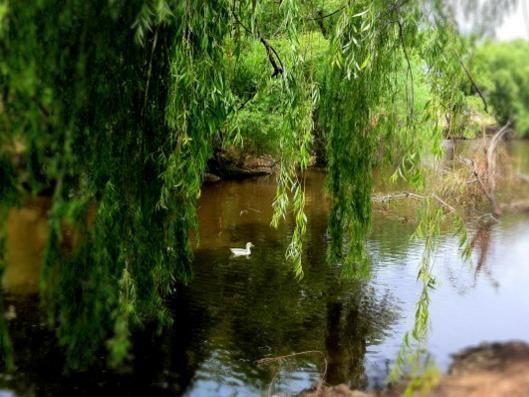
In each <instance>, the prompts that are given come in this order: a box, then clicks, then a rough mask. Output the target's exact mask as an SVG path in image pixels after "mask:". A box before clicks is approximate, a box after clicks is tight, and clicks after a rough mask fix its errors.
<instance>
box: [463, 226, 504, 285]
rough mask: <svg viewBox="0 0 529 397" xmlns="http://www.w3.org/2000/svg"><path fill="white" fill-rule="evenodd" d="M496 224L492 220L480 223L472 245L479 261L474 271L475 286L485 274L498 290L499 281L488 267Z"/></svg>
mask: <svg viewBox="0 0 529 397" xmlns="http://www.w3.org/2000/svg"><path fill="white" fill-rule="evenodd" d="M494 223H495V222H492V221H490V220H483V221H480V222H478V226H477V229H476V232H475V234H474V237H473V238H472V241H471V243H470V246H471V247H472V249H473V250H475V251H476V252H477V255H478V260H477V262H476V269H475V271H474V286H475V285H476V283H477V280H478V277H479V275H480V274H481V273H485V274H486V275H487V276H488V278H489V279H490V282H491V284H492V285H493V286H494V287H495V288H497V287H499V283H498V281H496V280H495V279H494V276H493V275H492V272H491V271H490V269H489V268H488V267H487V257H488V255H489V252H490V247H491V240H492V226H493V225H494Z"/></svg>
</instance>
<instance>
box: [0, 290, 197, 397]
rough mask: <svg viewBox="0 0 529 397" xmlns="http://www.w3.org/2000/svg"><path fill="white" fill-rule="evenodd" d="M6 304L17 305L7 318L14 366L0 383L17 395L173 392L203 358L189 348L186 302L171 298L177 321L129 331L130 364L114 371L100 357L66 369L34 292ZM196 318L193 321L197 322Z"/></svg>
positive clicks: (184, 384) (180, 388)
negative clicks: (75, 370) (161, 327)
mask: <svg viewBox="0 0 529 397" xmlns="http://www.w3.org/2000/svg"><path fill="white" fill-rule="evenodd" d="M6 304H8V305H9V304H14V305H16V307H17V316H16V318H15V319H13V320H11V321H10V322H9V333H10V336H11V338H12V341H13V345H14V352H15V360H16V372H14V373H13V374H12V375H11V376H10V377H1V378H0V389H8V390H13V391H14V392H15V393H16V394H17V395H20V396H34V395H38V396H41V397H47V396H50V397H62V396H64V397H70V396H72V395H76V396H93V395H97V394H98V393H99V394H100V393H103V394H104V395H107V394H110V395H129V396H146V395H147V396H148V395H156V396H171V397H173V396H175V395H180V393H181V392H183V391H184V390H185V389H186V388H187V387H188V386H189V384H190V383H191V380H192V379H193V377H194V376H195V371H196V369H197V367H198V364H199V363H200V361H201V360H202V359H203V358H201V357H200V355H201V352H200V349H198V348H195V350H194V354H195V357H196V358H194V357H193V356H191V355H190V354H188V353H189V352H188V349H189V345H190V343H191V342H190V340H191V338H192V336H193V335H192V332H193V329H192V328H191V327H189V326H187V324H188V323H190V320H189V319H188V318H187V316H188V315H187V306H188V305H187V302H186V301H185V300H184V299H178V303H177V304H173V305H172V307H173V310H174V313H175V317H176V318H177V319H178V321H177V322H176V323H175V326H174V327H172V328H171V329H170V330H166V331H165V332H164V333H163V334H161V335H159V332H158V329H157V328H155V327H147V328H145V329H143V330H142V331H141V332H138V333H137V334H135V335H133V336H132V340H133V351H132V354H133V355H134V358H135V359H134V360H133V361H132V363H131V365H130V366H129V367H125V368H122V370H121V371H118V372H114V371H111V370H108V369H107V368H106V362H105V360H104V359H102V357H103V354H104V350H101V351H99V352H98V357H99V358H100V359H99V360H98V361H96V363H95V364H94V365H93V366H91V367H90V368H89V369H88V370H86V371H84V372H81V373H69V372H67V371H65V366H64V364H65V360H64V353H63V351H62V349H61V348H60V347H59V346H58V345H57V340H56V337H55V334H54V332H53V330H50V329H48V328H47V327H46V325H45V321H46V316H45V314H44V313H43V312H42V311H41V310H40V309H39V302H38V297H37V296H33V295H32V296H7V297H6ZM199 321H200V320H199V319H196V318H195V319H194V322H195V325H196V326H197V327H199V328H200V327H201V325H200V323H199Z"/></svg>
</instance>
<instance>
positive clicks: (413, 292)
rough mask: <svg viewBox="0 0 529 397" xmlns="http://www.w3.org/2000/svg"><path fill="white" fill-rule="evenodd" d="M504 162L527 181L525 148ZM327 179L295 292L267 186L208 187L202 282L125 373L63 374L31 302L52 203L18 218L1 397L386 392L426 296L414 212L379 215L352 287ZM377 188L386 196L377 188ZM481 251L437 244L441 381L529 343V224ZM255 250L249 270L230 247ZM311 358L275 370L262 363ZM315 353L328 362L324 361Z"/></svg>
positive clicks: (284, 229)
mask: <svg viewBox="0 0 529 397" xmlns="http://www.w3.org/2000/svg"><path fill="white" fill-rule="evenodd" d="M510 151H511V152H512V154H513V155H514V156H515V158H516V159H517V162H518V164H519V167H520V169H521V170H523V171H525V172H529V144H528V143H527V142H516V143H515V144H513V145H512V147H511V148H510ZM324 182H325V174H324V173H319V172H311V173H310V175H309V177H308V178H307V215H308V231H307V236H306V239H305V241H304V247H305V250H304V255H303V263H304V268H305V276H304V278H303V279H302V280H301V281H297V280H296V279H295V278H294V276H293V274H292V272H291V267H290V265H289V264H288V263H287V262H286V260H285V257H284V253H285V249H286V246H287V245H288V242H289V239H290V232H291V229H292V221H291V220H289V219H287V220H286V221H285V222H284V223H283V224H282V225H281V226H280V227H279V229H278V230H274V229H272V228H271V227H270V226H269V223H270V219H271V214H272V213H271V203H272V201H273V197H274V192H275V181H274V179H273V177H262V178H257V179H252V180H245V181H228V182H222V183H218V184H211V185H206V186H205V187H204V189H203V192H202V197H201V199H200V202H199V210H198V213H199V223H200V240H199V242H198V243H196V248H195V260H194V266H193V269H194V277H193V280H192V281H191V283H190V284H189V285H188V286H187V287H182V288H180V289H179V290H178V292H177V293H176V296H175V297H174V299H172V301H171V302H170V306H171V310H172V312H173V313H174V317H175V322H174V325H173V326H172V327H171V328H170V329H169V330H167V332H165V333H164V334H163V335H161V336H157V335H156V334H155V333H154V332H149V330H145V332H142V333H141V334H139V335H136V336H134V352H133V353H134V357H135V359H134V361H133V364H132V365H131V367H130V368H128V369H127V370H125V371H124V372H123V373H114V372H110V371H108V370H106V369H105V367H104V365H102V366H101V367H98V368H94V369H92V370H90V371H89V372H87V373H83V374H68V373H65V372H64V370H63V366H62V359H61V357H62V356H61V353H60V351H59V349H58V348H57V346H56V344H55V339H54V336H53V333H52V332H50V331H49V330H47V328H46V326H45V324H44V320H45V316H44V314H43V312H42V310H40V309H39V304H38V301H37V297H36V291H37V289H38V267H39V261H40V257H41V255H42V248H43V245H44V241H45V239H46V233H47V226H46V218H45V213H46V211H45V203H43V202H41V201H38V200H37V201H35V202H33V203H31V204H28V205H27V206H25V207H23V208H21V209H17V210H12V211H11V213H10V217H9V224H8V228H9V229H8V246H7V248H8V258H7V259H8V266H7V268H6V271H5V275H4V280H3V288H4V303H5V308H6V310H7V313H8V317H9V321H8V323H9V330H10V334H11V337H12V339H13V343H14V349H15V359H16V364H17V371H16V372H15V373H14V374H10V375H2V376H0V396H2V397H7V396H71V395H76V396H85V395H86V396H93V395H94V394H96V393H113V394H114V395H130V396H140V395H141V396H145V395H149V396H155V395H160V396H180V395H182V396H189V397H199V396H261V395H266V394H267V393H269V392H270V393H275V394H277V395H285V396H286V395H295V393H296V392H299V391H300V390H302V389H304V388H306V387H309V386H310V385H312V384H314V383H315V382H317V381H318V380H319V378H320V374H321V372H322V371H323V370H324V366H325V365H324V360H323V359H322V354H323V355H325V357H326V359H327V369H326V377H325V379H326V381H327V382H329V383H331V384H336V383H347V384H349V385H350V386H352V387H356V388H377V387H381V386H382V385H383V382H384V379H385V378H386V376H387V374H388V371H389V369H390V366H391V364H392V362H393V360H394V359H395V357H396V355H397V351H398V349H399V347H400V344H401V342H402V338H403V335H404V334H405V333H406V332H407V331H409V330H410V329H411V328H412V326H413V321H414V313H415V305H416V302H417V299H418V296H419V294H420V290H421V285H420V283H419V282H418V281H417V267H418V264H419V260H420V258H421V255H422V251H423V245H422V242H421V241H420V240H412V239H410V237H411V235H412V233H413V231H414V229H415V225H414V223H413V211H414V209H413V208H412V207H411V206H409V205H407V204H402V207H401V208H399V210H398V211H393V210H391V209H389V208H378V209H377V210H376V211H375V212H374V219H373V227H372V232H371V234H370V237H369V241H368V247H369V252H370V255H371V258H372V272H371V273H372V274H371V278H370V279H369V280H366V281H351V280H344V279H343V278H342V277H340V269H339V268H337V267H336V266H335V265H333V264H332V263H328V261H327V255H326V249H327V238H326V228H327V214H328V204H327V201H326V198H325V194H324V193H323V192H324ZM376 182H377V183H376V189H378V190H384V189H388V187H387V186H386V184H385V183H383V182H382V181H376ZM468 226H469V228H470V231H471V233H470V234H471V236H470V237H471V238H472V239H473V241H474V252H473V257H472V260H471V261H470V262H465V261H463V260H462V259H461V257H460V254H459V250H458V241H457V239H456V238H454V237H453V235H451V234H450V233H444V234H443V235H442V236H441V238H440V239H439V241H438V245H439V249H438V250H437V252H436V257H435V266H434V274H435V276H436V280H437V284H436V288H435V290H434V291H432V293H431V305H430V315H431V319H430V328H429V329H430V332H429V339H428V344H427V349H428V353H429V354H430V356H431V358H432V359H433V360H435V363H436V364H437V365H438V366H439V367H440V368H441V369H443V370H445V369H446V368H447V367H448V365H449V363H450V355H451V354H453V353H455V352H457V351H458V350H460V349H462V348H464V347H468V346H470V345H476V344H478V343H480V342H484V341H502V340H512V339H518V340H524V341H529V292H528V290H527V288H528V287H527V286H529V259H528V257H529V255H528V254H529V216H527V215H516V216H508V215H506V216H504V217H502V218H501V220H500V221H499V222H498V223H488V222H471V223H469V225H468ZM247 241H251V242H252V243H253V244H254V245H255V248H254V250H253V252H252V255H251V256H250V257H248V258H234V257H231V256H230V254H229V250H228V248H229V247H242V246H244V244H245V243H246V242H247ZM306 351H312V352H313V353H306V354H301V355H299V356H296V357H294V358H291V359H287V360H283V361H274V362H273V363H272V364H269V365H257V364H256V360H258V359H261V358H266V357H275V356H281V355H289V354H292V353H296V352H297V353H300V352H306ZM320 352H321V353H320Z"/></svg>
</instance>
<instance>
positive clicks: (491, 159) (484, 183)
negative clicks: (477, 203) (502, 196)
mask: <svg viewBox="0 0 529 397" xmlns="http://www.w3.org/2000/svg"><path fill="white" fill-rule="evenodd" d="M510 125H511V121H510V120H509V121H508V122H507V124H505V125H504V126H503V127H502V128H500V129H499V130H498V132H496V134H494V136H493V137H492V139H491V140H490V143H489V146H488V147H487V149H486V150H485V154H486V156H485V167H484V169H483V170H481V169H480V167H478V165H477V163H476V161H474V160H470V164H472V171H473V174H474V176H475V177H476V180H477V181H478V182H479V185H480V187H481V190H482V191H483V193H484V194H485V196H486V197H487V199H488V200H489V201H490V204H491V205H492V212H493V214H494V215H496V216H498V215H501V206H500V205H498V201H497V200H496V148H497V146H498V143H499V142H500V140H501V139H502V138H503V136H504V135H505V133H506V132H507V131H508V128H509V126H510Z"/></svg>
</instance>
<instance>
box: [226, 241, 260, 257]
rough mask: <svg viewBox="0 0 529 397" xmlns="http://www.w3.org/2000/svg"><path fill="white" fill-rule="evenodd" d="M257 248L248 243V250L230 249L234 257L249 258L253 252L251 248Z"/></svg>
mask: <svg viewBox="0 0 529 397" xmlns="http://www.w3.org/2000/svg"><path fill="white" fill-rule="evenodd" d="M253 247H255V245H253V244H252V243H246V248H230V251H231V253H232V254H233V255H234V256H249V255H250V254H251V253H252V252H251V251H250V248H253Z"/></svg>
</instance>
